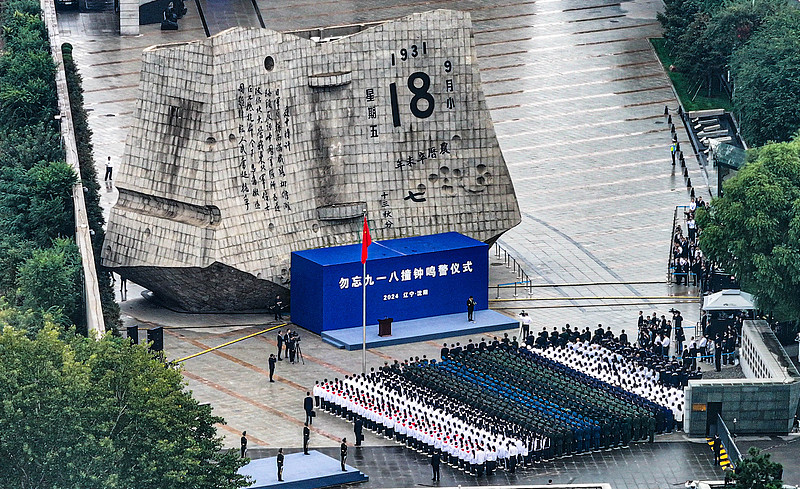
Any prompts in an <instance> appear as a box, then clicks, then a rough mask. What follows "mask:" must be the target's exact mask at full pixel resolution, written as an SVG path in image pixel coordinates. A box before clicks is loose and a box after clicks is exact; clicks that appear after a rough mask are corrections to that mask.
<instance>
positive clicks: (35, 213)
mask: <svg viewBox="0 0 800 489" xmlns="http://www.w3.org/2000/svg"><path fill="white" fill-rule="evenodd" d="M0 22H2V25H3V30H2V35H3V40H4V42H5V51H4V52H3V53H2V54H0V236H2V240H0V294H2V295H7V296H8V297H9V298H15V300H16V301H17V302H19V303H24V304H26V305H28V306H34V305H35V306H37V307H41V308H43V309H45V310H49V309H50V308H51V307H53V306H55V307H56V309H60V308H65V307H66V306H65V304H68V303H69V301H68V300H65V299H64V297H76V296H79V295H80V293H81V283H80V282H79V281H74V280H73V281H71V282H70V281H65V280H63V279H64V277H63V276H58V275H57V276H54V277H53V279H54V280H55V279H59V280H61V281H62V282H63V283H67V282H70V283H71V286H72V287H74V288H73V289H72V290H65V291H62V294H63V296H64V297H62V295H55V296H53V297H52V298H51V299H50V300H48V298H47V296H45V295H41V294H37V291H36V290H35V287H30V286H29V285H30V284H26V286H25V287H22V286H20V285H19V284H18V283H17V282H18V281H19V279H20V273H19V267H20V266H22V264H23V263H26V261H29V260H33V258H34V257H33V255H32V254H33V250H34V249H36V248H40V249H41V250H39V252H41V253H45V252H46V251H47V250H45V248H47V247H49V246H50V245H51V242H52V240H53V239H54V238H59V237H67V236H70V237H71V236H73V235H74V217H73V215H72V212H73V210H72V209H73V207H72V186H73V184H74V182H75V178H76V176H75V175H74V172H72V170H71V169H69V167H68V166H66V165H65V164H64V163H63V162H62V161H63V159H64V152H63V149H62V148H61V141H60V135H59V133H58V126H57V123H56V122H55V121H54V119H53V116H54V115H55V114H56V113H57V103H56V89H55V66H54V64H53V61H52V58H51V56H50V52H49V42H48V37H47V31H46V28H45V26H44V23H43V22H42V20H41V12H40V9H39V2H38V1H36V0H7V1H4V2H3V3H2V6H0ZM64 68H65V71H66V74H67V83H68V89H69V97H70V102H71V105H72V117H73V122H74V127H75V138H76V142H77V150H78V158H79V161H80V163H81V165H80V172H81V174H80V178H81V180H82V184H83V186H84V189H85V193H84V197H85V200H86V211H87V216H88V219H89V228H90V230H91V231H92V232H93V236H92V244H93V247H94V252H95V264H96V266H97V270H98V279H99V285H100V296H101V301H102V307H103V316H104V319H105V323H106V326H107V328H110V329H112V330H114V331H116V328H118V327H119V326H120V325H121V322H120V318H119V305H118V304H117V303H116V302H115V300H114V290H113V288H112V287H111V283H110V279H109V276H108V274H107V273H105V271H104V270H103V268H102V267H101V266H100V249H101V246H102V243H103V239H104V237H105V235H104V231H103V225H104V220H103V212H102V208H101V207H100V195H99V190H100V185H99V184H98V182H97V174H96V171H95V167H94V161H93V156H92V145H91V135H92V134H91V131H90V130H89V126H88V123H87V116H86V111H85V110H84V108H83V95H82V90H81V84H80V76H79V75H78V73H77V69H76V67H75V63H74V61H73V60H72V56H71V49H70V50H67V52H66V53H65V63H64ZM52 162H56V163H52ZM50 252H51V253H52V254H54V255H58V254H59V250H57V249H54V250H50ZM45 255H46V253H45ZM43 256H44V255H43ZM43 256H38V258H39V259H43ZM48 256H49V255H48ZM49 258H51V259H52V258H53V257H52V256H51V257H49ZM31 263H32V262H31ZM29 265H30V264H29ZM39 265H42V266H43V265H44V264H43V263H39ZM31 266H32V265H31ZM28 278H29V277H28ZM29 295H30V296H29ZM71 309H73V307H72V306H70V307H67V308H66V310H65V312H66V314H68V315H69V316H70V317H71V319H73V320H75V319H80V317H79V316H80V315H79V314H78V313H77V309H76V310H75V312H69V310H71Z"/></svg>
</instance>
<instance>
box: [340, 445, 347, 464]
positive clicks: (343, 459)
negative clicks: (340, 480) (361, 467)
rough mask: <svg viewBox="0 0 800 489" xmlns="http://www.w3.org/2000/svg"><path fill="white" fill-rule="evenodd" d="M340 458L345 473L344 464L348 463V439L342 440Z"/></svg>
mask: <svg viewBox="0 0 800 489" xmlns="http://www.w3.org/2000/svg"><path fill="white" fill-rule="evenodd" d="M339 457H340V460H341V462H342V471H345V470H347V469H345V467H344V464H345V462H346V461H347V438H342V444H341V446H340V447H339Z"/></svg>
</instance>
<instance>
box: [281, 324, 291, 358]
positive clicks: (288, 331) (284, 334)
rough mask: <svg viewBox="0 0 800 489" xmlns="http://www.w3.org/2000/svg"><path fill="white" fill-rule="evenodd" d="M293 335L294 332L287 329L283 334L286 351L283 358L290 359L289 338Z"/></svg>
mask: <svg viewBox="0 0 800 489" xmlns="http://www.w3.org/2000/svg"><path fill="white" fill-rule="evenodd" d="M291 335H292V330H290V329H287V330H286V332H285V333H283V347H284V349H285V351H284V352H283V356H284V357H286V358H289V338H290V337H291Z"/></svg>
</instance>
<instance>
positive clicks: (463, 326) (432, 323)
mask: <svg viewBox="0 0 800 489" xmlns="http://www.w3.org/2000/svg"><path fill="white" fill-rule="evenodd" d="M473 318H474V319H475V322H473V323H470V322H467V313H466V311H464V312H463V313H458V314H446V315H444V316H434V317H429V318H421V319H411V320H408V321H398V322H395V323H392V336H384V337H380V336H378V325H377V324H376V325H372V326H370V325H368V326H367V348H378V347H381V346H389V345H399V344H402V343H414V342H417V341H425V340H436V339H439V338H451V337H453V336H465V335H471V334H475V335H477V334H480V333H486V332H489V331H500V330H503V329H511V328H517V327H519V321H517V320H516V319H512V318H510V317H508V316H506V315H504V314H500V313H499V312H495V311H492V310H491V309H487V310H483V311H475V315H474V316H473ZM361 339H362V331H361V326H358V327H356V328H345V329H334V330H332V331H323V332H322V340H323V341H324V342H326V343H329V344H331V345H334V346H336V347H339V348H344V349H345V350H360V349H361Z"/></svg>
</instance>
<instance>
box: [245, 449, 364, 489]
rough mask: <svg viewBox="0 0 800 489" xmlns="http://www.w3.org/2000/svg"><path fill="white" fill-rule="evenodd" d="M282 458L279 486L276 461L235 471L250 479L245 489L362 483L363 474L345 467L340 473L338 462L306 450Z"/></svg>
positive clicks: (260, 461) (311, 488)
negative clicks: (251, 481) (305, 453)
mask: <svg viewBox="0 0 800 489" xmlns="http://www.w3.org/2000/svg"><path fill="white" fill-rule="evenodd" d="M308 453H309V455H303V452H300V453H292V454H289V455H286V456H285V459H284V463H283V482H278V463H277V457H270V458H260V459H258V460H253V461H252V462H250V463H249V464H247V465H245V466H244V467H242V468H241V469H239V473H240V474H244V475H249V476H250V477H252V478H253V484H252V485H250V486H248V489H262V488H271V489H272V488H275V489H317V488H320V487H329V486H338V485H340V484H350V483H352V482H366V481H368V480H369V477H367V475H366V474H362V473H361V472H360V471H359V470H357V469H355V468H353V467H351V466H349V465H345V467H346V468H347V470H345V471H342V466H341V464H340V462H339V460H338V459H335V458H331V457H329V456H327V455H324V454H322V453H320V452H318V451H316V450H309V452H308Z"/></svg>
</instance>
